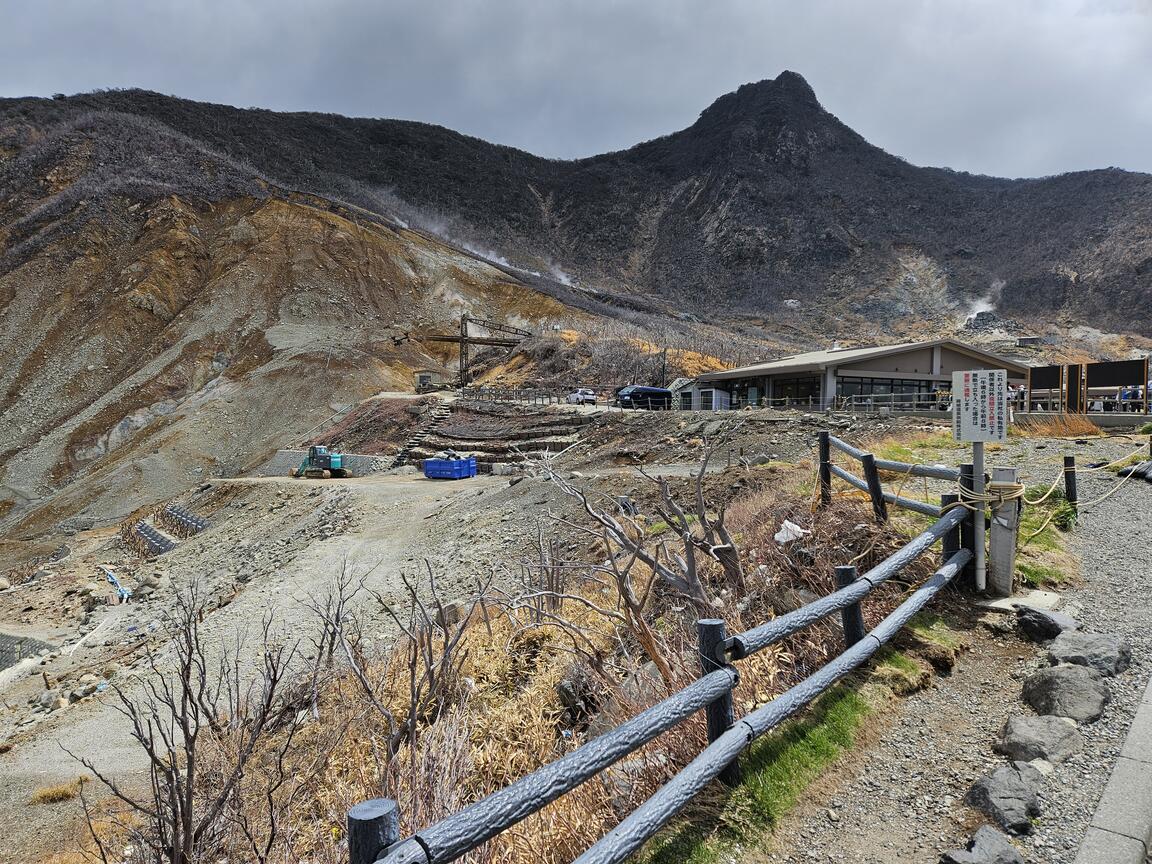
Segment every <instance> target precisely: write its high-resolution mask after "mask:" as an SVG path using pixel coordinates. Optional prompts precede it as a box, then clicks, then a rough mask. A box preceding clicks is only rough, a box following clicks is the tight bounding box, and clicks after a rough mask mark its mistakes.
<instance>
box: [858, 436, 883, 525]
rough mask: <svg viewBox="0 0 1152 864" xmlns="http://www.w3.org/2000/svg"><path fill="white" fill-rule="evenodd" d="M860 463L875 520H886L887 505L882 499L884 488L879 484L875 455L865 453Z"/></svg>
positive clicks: (881, 521)
mask: <svg viewBox="0 0 1152 864" xmlns="http://www.w3.org/2000/svg"><path fill="white" fill-rule="evenodd" d="M860 465H861V467H862V468H863V469H864V479H865V480H867V481H868V495H869V497H871V499H872V512H873V514H875V516H876V521H877V522H880V523H884V522H887V521H888V505H887V503H886V502H885V501H884V488H883V486H881V484H880V471H879V470H878V469H877V468H876V457H875V456H873V455H872V454H871V453H865V454H864V458H863V459H861V460H860Z"/></svg>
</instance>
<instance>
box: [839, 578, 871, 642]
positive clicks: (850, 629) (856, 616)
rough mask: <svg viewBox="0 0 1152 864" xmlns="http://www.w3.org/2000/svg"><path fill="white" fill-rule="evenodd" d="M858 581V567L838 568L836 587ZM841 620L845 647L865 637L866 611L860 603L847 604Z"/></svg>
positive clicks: (844, 586)
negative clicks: (861, 607)
mask: <svg viewBox="0 0 1152 864" xmlns="http://www.w3.org/2000/svg"><path fill="white" fill-rule="evenodd" d="M855 581H856V568H855V567H852V566H851V565H845V566H843V567H837V568H836V587H837V588H847V587H848V586H849V585H851V584H852V583H853V582H855ZM840 620H841V622H842V623H843V624H844V647H845V648H846V649H847V648H851V647H852V646H853V645H855V644H856V643H857V642H859V641H860V640H861V639H863V638H864V633H865V630H864V612H863V611H862V610H861V609H860V604H859V603H853V604H852V605H851V606H845V607H844V608H843V609H841V610H840Z"/></svg>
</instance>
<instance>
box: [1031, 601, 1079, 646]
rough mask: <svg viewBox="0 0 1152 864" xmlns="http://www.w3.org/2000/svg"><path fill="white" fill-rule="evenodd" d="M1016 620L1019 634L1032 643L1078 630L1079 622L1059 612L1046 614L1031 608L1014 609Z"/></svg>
mask: <svg viewBox="0 0 1152 864" xmlns="http://www.w3.org/2000/svg"><path fill="white" fill-rule="evenodd" d="M1016 620H1017V623H1019V625H1020V630H1021V632H1023V633H1024V635H1025V636H1026V637H1028V638H1029V639H1031V640H1032V641H1033V642H1047V641H1048V640H1049V639H1055V638H1056V637H1057V636H1059V635H1060V634H1061V633H1063V632H1064V631H1065V630H1078V629H1079V628H1080V622H1079V621H1077V620H1076V619H1075V618H1071V617H1069V616H1068V615H1063V614H1061V613H1060V612H1046V611H1044V610H1043V609H1036V608H1035V607H1033V606H1025V605H1023V604H1020V605H1018V606H1017V607H1016Z"/></svg>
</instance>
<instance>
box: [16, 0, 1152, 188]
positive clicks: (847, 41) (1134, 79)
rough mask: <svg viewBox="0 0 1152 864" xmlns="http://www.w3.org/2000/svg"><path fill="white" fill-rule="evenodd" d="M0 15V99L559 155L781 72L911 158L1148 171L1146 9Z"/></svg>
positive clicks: (711, 6) (749, 1) (667, 7)
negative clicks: (268, 111)
mask: <svg viewBox="0 0 1152 864" xmlns="http://www.w3.org/2000/svg"><path fill="white" fill-rule="evenodd" d="M0 21H3V22H4V25H3V27H2V28H0V93H2V94H3V95H8V96H22V95H49V94H51V93H54V92H68V93H72V92H79V91H84V90H91V89H94V88H98V87H145V88H148V89H152V90H159V91H161V92H165V93H173V94H176V95H180V96H185V97H188V98H191V99H201V100H207V101H215V102H226V103H229V104H233V105H240V106H249V105H258V106H261V107H266V108H273V109H278V110H317V111H331V112H336V113H340V114H349V115H356V116H369V117H400V118H406V119H413V120H422V121H426V122H432V123H439V124H442V125H445V126H449V127H452V128H454V129H458V130H460V131H462V132H466V133H468V134H471V135H476V136H479V137H481V138H485V139H488V140H490V141H497V142H500V143H504V144H510V145H513V146H516V147H521V148H523V149H526V150H530V151H532V152H534V153H539V154H541V155H544V156H551V157H557V158H571V157H578V156H587V155H592V154H594V153H599V152H604V151H606V150H615V149H621V148H624V147H628V146H630V145H632V144H634V143H636V142H638V141H641V140H645V139H649V138H653V137H656V136H658V135H662V134H666V133H668V132H672V131H675V130H676V129H680V128H683V127H684V126H687V125H689V124H690V123H691V122H692V121H693V120H695V118H696V116H697V115H698V114H699V112H700V111H701V110H703V109H704V108H705V107H706V106H707V105H708V104H709V103H710V102H711V101H712V100H713V99H715V98H716V97H717V96H719V95H721V94H722V93H724V92H727V91H730V90H733V89H735V88H736V87H737V86H739V85H740V84H742V83H745V82H748V81H755V80H759V79H762V78H771V77H775V76H776V75H777V74H778V73H779V72H780V71H781V70H782V69H793V70H795V71H797V72H800V73H801V74H802V75H804V76H805V77H806V78H807V79H808V81H809V83H811V84H812V86H813V88H814V89H815V90H816V93H817V95H818V96H819V98H820V100H821V102H822V103H823V104H824V106H825V107H826V108H827V109H828V110H829V111H831V112H832V113H834V114H836V115H837V116H839V117H840V118H841V119H842V120H843V121H844V122H845V123H847V124H848V125H850V126H852V127H853V128H854V129H856V130H857V131H858V132H860V133H861V134H862V135H864V136H865V137H866V138H868V139H869V140H871V141H872V142H873V143H875V144H877V145H879V146H881V147H883V148H884V149H886V150H888V151H890V152H892V153H895V154H897V155H900V156H903V157H904V158H906V159H908V160H909V161H911V162H915V163H917V164H921V165H945V166H949V167H952V168H957V169H962V170H968V171H974V172H978V173H985V174H998V175H1006V176H1038V175H1044V174H1053V173H1058V172H1062V171H1070V170H1077V169H1083V168H1095V167H1105V166H1110V165H1115V166H1120V167H1123V168H1128V169H1132V170H1143V171H1152V147H1150V146H1149V143H1150V142H1152V50H1149V46H1152V0H1096V2H1092V0H1076V2H1073V0H1011V2H1005V0H951V2H945V0H869V2H857V0H838V2H833V0H806V2H800V0H794V2H789V0H718V2H701V0H645V2H639V0H637V2H611V0H581V2H578V3H569V2H550V0H535V2H532V0H489V2H480V0H424V2H391V0H377V2H372V0H328V2H322V0H230V2H225V0H200V2H190V0H180V2H173V0H150V2H146V0H138V2H129V0H104V2H100V3H93V2H91V0H40V2H34V3H32V2H27V0H0Z"/></svg>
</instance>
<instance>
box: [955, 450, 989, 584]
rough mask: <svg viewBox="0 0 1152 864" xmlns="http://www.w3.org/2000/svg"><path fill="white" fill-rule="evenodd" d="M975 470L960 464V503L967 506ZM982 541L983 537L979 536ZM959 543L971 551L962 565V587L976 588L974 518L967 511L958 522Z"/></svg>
mask: <svg viewBox="0 0 1152 864" xmlns="http://www.w3.org/2000/svg"><path fill="white" fill-rule="evenodd" d="M975 476H976V471H975V469H974V468H973V466H972V465H971V464H966V465H961V466H960V503H961V504H963V505H966V506H967V507H971V506H972V489H973V486H974V484H975V479H974V478H975ZM980 542H981V543H983V542H984V538H983V537H981V538H980ZM960 545H961V546H962V547H963V548H965V549H967V550H968V551H969V552H971V553H972V557H971V558H970V559H968V563H967V564H965V565H964V573H963V574H962V577H961V578H962V579H963V583H964V587H965V588H967V589H968V590H969V591H975V590H976V520H975V519H973V518H972V513H971V511H969V512H968V513H966V514H965V516H964V521H963V522H961V523H960Z"/></svg>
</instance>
